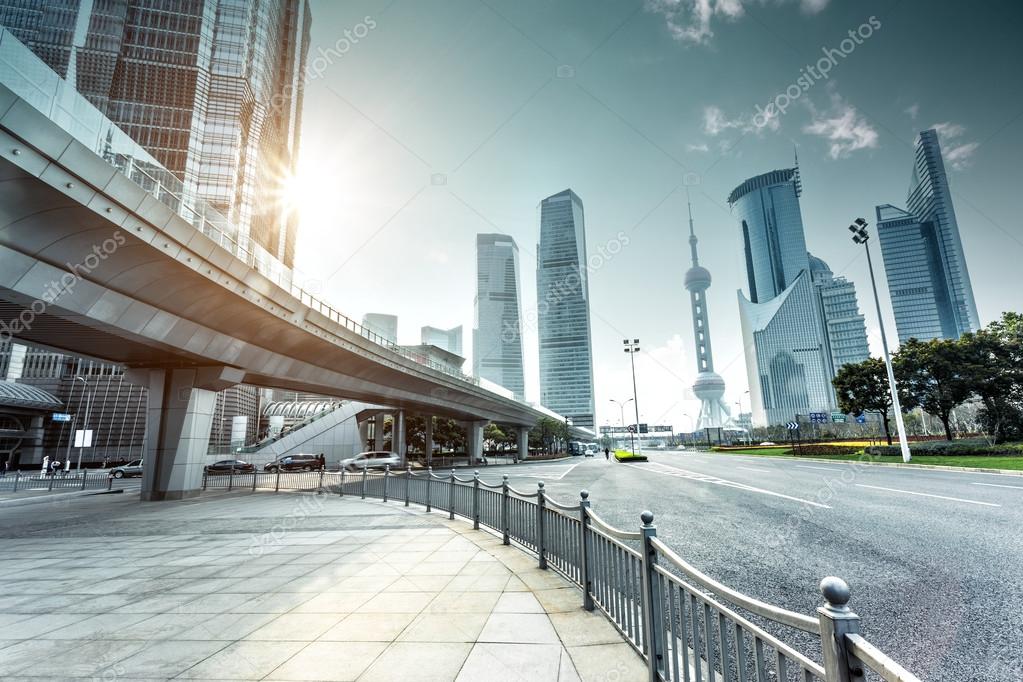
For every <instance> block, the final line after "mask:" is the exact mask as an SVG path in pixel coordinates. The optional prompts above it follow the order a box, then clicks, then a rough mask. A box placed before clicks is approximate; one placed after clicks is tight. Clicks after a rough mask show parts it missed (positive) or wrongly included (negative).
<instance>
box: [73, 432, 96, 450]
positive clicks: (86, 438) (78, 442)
mask: <svg viewBox="0 0 1023 682" xmlns="http://www.w3.org/2000/svg"><path fill="white" fill-rule="evenodd" d="M75 447H76V448H91V447H92V429H79V430H77V431H75Z"/></svg>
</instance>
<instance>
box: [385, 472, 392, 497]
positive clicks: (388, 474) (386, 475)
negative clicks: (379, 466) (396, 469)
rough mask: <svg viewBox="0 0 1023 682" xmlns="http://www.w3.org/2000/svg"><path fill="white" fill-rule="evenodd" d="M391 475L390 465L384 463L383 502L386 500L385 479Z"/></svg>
mask: <svg viewBox="0 0 1023 682" xmlns="http://www.w3.org/2000/svg"><path fill="white" fill-rule="evenodd" d="M390 477H391V465H390V464H385V465H384V502H386V501H387V479H389V478H390Z"/></svg>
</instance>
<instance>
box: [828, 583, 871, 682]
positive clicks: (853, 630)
mask: <svg viewBox="0 0 1023 682" xmlns="http://www.w3.org/2000/svg"><path fill="white" fill-rule="evenodd" d="M820 589H821V594H822V595H824V601H825V604H824V606H822V607H820V608H818V609H817V616H818V618H819V619H820V624H821V648H822V649H823V653H824V679H825V680H826V682H850V680H861V679H863V665H862V664H861V663H860V662H859V661H857V660H856V659H855V658H854V657H853V656H851V655H850V654H849V648H848V646H847V645H846V643H845V636H846V635H848V634H857V633H859V631H860V617H859V616H857V615H856V614H855V613H853V612H852V610H851V609H850V608H849V606H848V604H849V596H850V594H851V593H850V590H849V586H848V585H847V584H846V583H845V581H844V580H842V579H841V578H835V577H827V578H824V580H822V581H821V586H820Z"/></svg>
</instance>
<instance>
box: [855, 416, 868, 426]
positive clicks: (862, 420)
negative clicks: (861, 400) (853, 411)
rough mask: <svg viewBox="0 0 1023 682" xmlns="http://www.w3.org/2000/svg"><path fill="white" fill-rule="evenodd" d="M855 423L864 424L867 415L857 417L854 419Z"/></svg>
mask: <svg viewBox="0 0 1023 682" xmlns="http://www.w3.org/2000/svg"><path fill="white" fill-rule="evenodd" d="M856 423H857V424H866V423H867V415H865V414H861V415H860V416H859V417H856Z"/></svg>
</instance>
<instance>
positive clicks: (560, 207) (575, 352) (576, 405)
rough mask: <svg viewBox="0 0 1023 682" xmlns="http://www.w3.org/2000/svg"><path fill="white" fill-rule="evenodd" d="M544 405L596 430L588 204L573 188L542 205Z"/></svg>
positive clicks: (539, 291)
mask: <svg viewBox="0 0 1023 682" xmlns="http://www.w3.org/2000/svg"><path fill="white" fill-rule="evenodd" d="M536 295H537V321H538V326H539V337H540V402H541V403H542V404H543V405H544V406H545V407H548V408H550V409H552V410H554V411H555V412H557V413H558V414H561V415H563V416H565V417H568V418H569V419H571V420H572V423H573V424H574V425H576V426H582V427H585V428H589V429H593V428H594V405H593V356H592V349H591V342H590V292H589V281H588V278H587V271H586V223H585V219H584V216H583V202H582V200H581V199H580V198H579V197H578V195H576V193H575V192H573V191H572V190H570V189H566V190H565V191H563V192H559V193H558V194H555V195H553V196H550V197H547V198H546V199H544V200H543V201H541V202H540V244H539V247H538V248H537V268H536Z"/></svg>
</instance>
